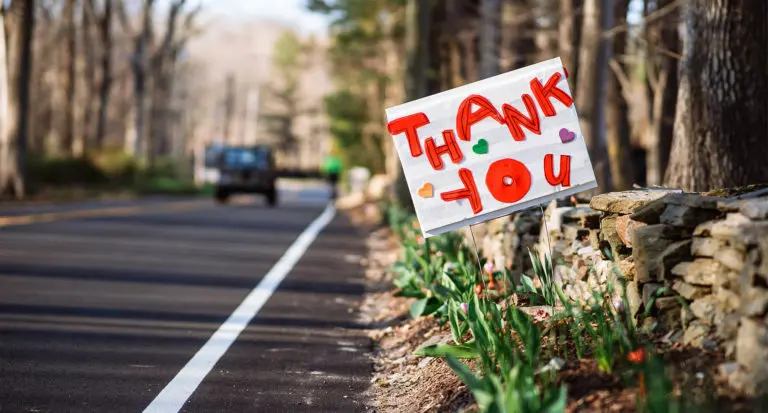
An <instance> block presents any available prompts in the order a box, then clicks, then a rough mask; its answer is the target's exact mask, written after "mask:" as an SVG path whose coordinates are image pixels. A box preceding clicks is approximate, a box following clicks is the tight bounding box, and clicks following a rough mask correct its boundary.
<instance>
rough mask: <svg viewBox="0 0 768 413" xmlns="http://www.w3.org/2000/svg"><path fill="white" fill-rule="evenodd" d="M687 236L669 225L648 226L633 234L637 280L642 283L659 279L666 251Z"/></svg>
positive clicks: (633, 255)
mask: <svg viewBox="0 0 768 413" xmlns="http://www.w3.org/2000/svg"><path fill="white" fill-rule="evenodd" d="M684 234H685V231H681V230H680V229H679V228H675V227H670V226H668V225H648V226H644V227H640V228H637V229H636V230H635V231H634V232H633V233H632V245H633V246H634V248H633V249H632V257H633V259H634V261H635V271H636V274H637V279H638V280H639V281H640V282H641V283H646V282H649V281H654V280H657V279H659V278H658V268H659V258H660V256H661V254H662V253H663V252H664V250H666V249H667V247H669V246H670V245H672V244H674V243H675V242H677V241H679V240H680V239H681V238H682V237H683V236H684Z"/></svg>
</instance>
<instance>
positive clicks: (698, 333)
mask: <svg viewBox="0 0 768 413" xmlns="http://www.w3.org/2000/svg"><path fill="white" fill-rule="evenodd" d="M709 332H710V326H709V325H708V324H706V323H703V322H701V321H699V320H694V321H691V322H690V323H689V324H688V327H687V328H686V329H685V334H683V343H684V344H687V345H690V346H696V347H701V343H702V342H703V341H704V339H706V338H707V336H708V335H709Z"/></svg>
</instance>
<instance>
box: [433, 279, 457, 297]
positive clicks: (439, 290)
mask: <svg viewBox="0 0 768 413" xmlns="http://www.w3.org/2000/svg"><path fill="white" fill-rule="evenodd" d="M444 278H448V277H444ZM429 289H430V290H431V291H432V292H433V293H435V294H436V295H438V296H440V297H441V298H443V299H444V300H448V299H451V300H455V301H459V300H461V297H460V296H459V294H458V293H457V292H456V291H455V290H451V289H450V288H447V287H444V286H442V285H440V284H434V285H430V286H429Z"/></svg>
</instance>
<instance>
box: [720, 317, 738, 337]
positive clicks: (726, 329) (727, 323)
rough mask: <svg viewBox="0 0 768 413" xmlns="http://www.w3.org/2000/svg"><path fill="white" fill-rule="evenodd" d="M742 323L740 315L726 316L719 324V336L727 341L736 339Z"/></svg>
mask: <svg viewBox="0 0 768 413" xmlns="http://www.w3.org/2000/svg"><path fill="white" fill-rule="evenodd" d="M740 322H741V316H740V315H739V314H738V313H729V314H726V315H725V317H723V320H722V321H720V322H719V323H717V335H718V336H719V337H720V338H722V339H725V340H732V339H735V338H736V335H737V334H738V332H739V324H740Z"/></svg>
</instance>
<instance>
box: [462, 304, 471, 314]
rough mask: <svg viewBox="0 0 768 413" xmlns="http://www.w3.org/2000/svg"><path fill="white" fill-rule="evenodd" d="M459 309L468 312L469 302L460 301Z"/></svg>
mask: <svg viewBox="0 0 768 413" xmlns="http://www.w3.org/2000/svg"><path fill="white" fill-rule="evenodd" d="M461 311H463V312H465V313H468V312H469V304H467V303H461Z"/></svg>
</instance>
